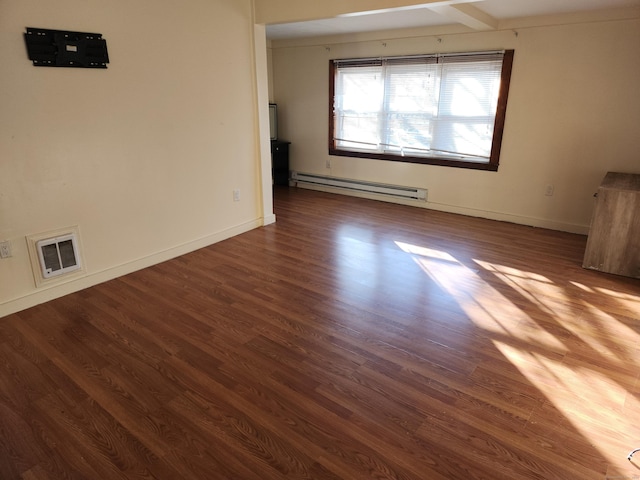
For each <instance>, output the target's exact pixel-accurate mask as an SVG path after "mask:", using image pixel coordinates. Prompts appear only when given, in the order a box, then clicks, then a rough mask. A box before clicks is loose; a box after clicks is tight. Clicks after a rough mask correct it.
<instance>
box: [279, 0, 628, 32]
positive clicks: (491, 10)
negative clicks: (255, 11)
mask: <svg viewBox="0 0 640 480" xmlns="http://www.w3.org/2000/svg"><path fill="white" fill-rule="evenodd" d="M447 4H449V5H447ZM626 7H640V0H468V2H460V1H459V0H457V1H450V2H446V1H445V2H439V3H438V4H437V6H436V4H428V5H420V6H417V7H412V8H406V9H396V10H388V11H384V12H369V13H361V14H354V15H349V16H341V17H336V18H330V19H324V20H313V21H307V22H299V23H286V24H278V25H267V38H269V39H270V40H281V39H290V38H300V37H314V36H324V35H337V34H345V33H359V32H370V31H377V30H389V29H397V28H415V27H434V26H442V25H452V24H464V25H467V26H470V27H472V28H476V29H483V28H491V25H492V24H494V25H495V24H496V23H497V22H498V21H500V20H506V19H511V18H522V17H532V16H540V15H555V14H564V13H579V12H587V11H592V10H607V9H614V8H626ZM494 22H495V23H494Z"/></svg>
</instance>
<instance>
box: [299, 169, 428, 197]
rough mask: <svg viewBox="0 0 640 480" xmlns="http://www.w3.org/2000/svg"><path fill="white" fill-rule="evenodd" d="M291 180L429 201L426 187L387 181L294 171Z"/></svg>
mask: <svg viewBox="0 0 640 480" xmlns="http://www.w3.org/2000/svg"><path fill="white" fill-rule="evenodd" d="M291 180H293V181H294V182H296V183H302V184H305V183H306V184H310V185H318V186H324V187H335V188H341V189H345V190H352V191H358V192H364V193H374V194H379V195H387V196H390V197H399V198H406V199H411V200H421V201H423V202H426V201H427V190H426V189H424V188H415V187H405V186H399V185H388V184H386V183H375V182H365V181H361V180H349V179H346V178H338V177H328V176H325V175H313V174H310V173H300V172H292V173H291Z"/></svg>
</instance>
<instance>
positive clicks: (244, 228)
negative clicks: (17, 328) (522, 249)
mask: <svg viewBox="0 0 640 480" xmlns="http://www.w3.org/2000/svg"><path fill="white" fill-rule="evenodd" d="M274 221H275V215H274ZM265 224H266V223H265V221H264V220H263V219H255V220H251V221H249V222H245V223H242V224H240V225H236V226H234V227H231V228H228V229H225V230H222V231H220V232H217V233H213V234H211V235H207V236H205V237H202V238H198V239H196V240H192V241H189V242H187V243H184V244H182V245H178V246H176V247H172V248H169V249H167V250H163V251H161V252H157V253H153V254H151V255H148V256H146V257H143V258H140V259H138V260H134V261H132V262H127V263H125V264H122V265H117V266H115V267H111V268H108V269H105V270H102V271H99V272H93V273H88V274H87V275H84V276H82V277H76V278H74V279H71V280H69V281H68V282H65V283H58V284H56V285H52V286H50V287H47V288H40V289H38V290H34V291H32V292H29V293H28V294H26V295H24V296H22V297H18V298H15V299H12V300H9V301H6V302H4V303H2V304H0V318H1V317H4V316H7V315H11V314H12V313H16V312H19V311H21V310H26V309H27V308H31V307H34V306H36V305H39V304H41V303H45V302H48V301H50V300H54V299H56V298H59V297H62V296H64V295H68V294H70V293H74V292H77V291H80V290H84V289H85V288H89V287H92V286H94V285H98V284H99V283H103V282H106V281H109V280H113V279H114V278H118V277H121V276H123V275H127V274H129V273H133V272H135V271H137V270H142V269H143V268H147V267H151V266H153V265H156V264H158V263H162V262H166V261H167V260H171V259H172V258H175V257H179V256H180V255H185V254H187V253H190V252H193V251H195V250H198V249H200V248H204V247H208V246H209V245H213V244H214V243H218V242H221V241H222V240H226V239H228V238H231V237H235V236H236V235H240V234H241V233H245V232H248V231H250V230H253V229H255V228H258V227H260V226H262V225H265Z"/></svg>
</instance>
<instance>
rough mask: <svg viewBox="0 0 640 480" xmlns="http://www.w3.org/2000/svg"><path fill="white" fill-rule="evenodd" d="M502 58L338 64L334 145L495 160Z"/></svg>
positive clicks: (417, 58)
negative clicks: (492, 158) (494, 138)
mask: <svg viewBox="0 0 640 480" xmlns="http://www.w3.org/2000/svg"><path fill="white" fill-rule="evenodd" d="M503 55H504V54H503V53H502V52H489V53H477V54H461V55H446V56H435V55H425V56H413V57H391V58H381V59H363V60H337V61H335V72H336V73H335V83H334V89H335V91H334V105H333V110H334V138H333V142H334V144H335V146H336V148H338V149H342V150H352V151H362V152H375V153H384V154H395V155H400V156H404V155H410V156H414V157H415V156H418V157H420V156H423V157H440V158H442V157H445V158H453V159H463V160H465V161H472V162H489V158H490V155H491V147H492V140H493V130H494V123H495V118H496V109H497V104H498V96H499V91H500V78H501V70H502V59H503Z"/></svg>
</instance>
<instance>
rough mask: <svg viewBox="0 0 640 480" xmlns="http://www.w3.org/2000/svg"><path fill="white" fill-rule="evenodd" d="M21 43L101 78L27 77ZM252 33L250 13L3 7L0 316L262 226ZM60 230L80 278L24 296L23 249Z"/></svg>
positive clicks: (30, 72) (188, 6)
mask: <svg viewBox="0 0 640 480" xmlns="http://www.w3.org/2000/svg"><path fill="white" fill-rule="evenodd" d="M25 27H39V28H51V29H66V30H76V31H86V32H98V33H102V34H103V36H104V38H105V39H106V40H107V46H108V49H109V56H110V60H111V62H110V64H109V66H108V69H106V70H92V69H73V68H44V67H34V66H33V65H32V64H31V62H30V61H29V60H28V58H27V53H26V48H25V45H24V40H23V32H24V31H25ZM253 32H254V22H253V19H252V2H251V0H185V1H182V2H173V1H169V0H136V1H133V2H132V1H129V0H109V1H108V2H105V1H101V0H58V1H56V2H43V1H41V0H2V1H0V64H1V65H2V75H1V76H0V105H2V108H0V164H1V165H0V167H1V168H0V240H9V241H10V242H11V246H12V250H13V256H12V257H11V258H9V259H2V260H0V316H1V315H4V314H7V313H10V312H12V311H16V310H19V309H21V308H25V307H27V306H30V305H33V304H35V303H38V302H41V301H45V300H47V299H49V298H53V297H55V296H59V295H61V294H64V293H67V292H69V291H73V290H77V289H80V288H83V287H86V286H89V285H91V284H94V283H97V282H99V281H103V280H106V279H108V278H112V277H114V276H117V275H119V274H122V273H128V272H130V271H133V270H135V269H137V268H141V267H144V266H147V265H150V264H153V263H156V262H158V261H162V260H165V259H167V258H170V257H173V256H176V255H178V254H181V253H184V252H186V251H190V250H193V249H195V248H198V247H201V246H204V245H207V244H210V243H213V242H215V241H218V240H220V239H223V238H227V237H229V236H231V235H234V234H237V233H240V232H242V231H246V230H248V229H251V228H255V227H256V226H258V225H260V224H262V222H263V220H264V218H263V217H264V212H263V209H262V207H263V199H262V197H261V187H260V183H261V178H260V172H261V164H260V154H261V149H260V145H259V138H260V137H259V133H258V131H259V127H260V123H264V122H259V121H258V110H259V109H258V108H257V107H256V105H257V100H256V97H257V96H258V94H259V92H258V89H257V87H256V77H257V76H259V75H263V76H264V77H265V80H264V85H266V71H264V70H266V67H264V68H262V70H263V71H262V72H257V71H256V67H255V65H254V60H255V54H254V47H255V46H256V45H260V44H261V42H260V41H259V42H257V43H254V33H253ZM262 45H263V49H264V48H266V46H264V40H262ZM263 55H265V58H266V53H265V52H263ZM262 63H265V64H266V61H263V62H262ZM261 95H262V96H264V97H265V107H264V109H265V112H266V94H264V93H262V94H261ZM261 116H265V114H264V113H262V114H261ZM265 118H266V117H265ZM267 140H268V136H267ZM233 189H239V190H240V192H241V200H240V201H239V202H234V201H233V195H232V192H233ZM268 195H269V196H270V195H271V193H270V192H268ZM268 207H270V205H269V206H268ZM267 210H268V208H267ZM268 213H269V212H267V214H268ZM71 225H78V227H79V229H80V235H81V241H82V245H83V256H84V259H85V264H86V275H85V276H84V277H83V278H80V279H78V280H74V281H73V282H72V283H70V284H65V285H62V286H56V287H49V288H43V289H36V288H35V285H34V279H33V275H32V271H31V267H30V262H29V256H28V252H27V245H26V241H25V237H26V236H27V235H30V234H36V233H40V232H46V231H49V230H54V229H59V228H61V227H67V226H71Z"/></svg>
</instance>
